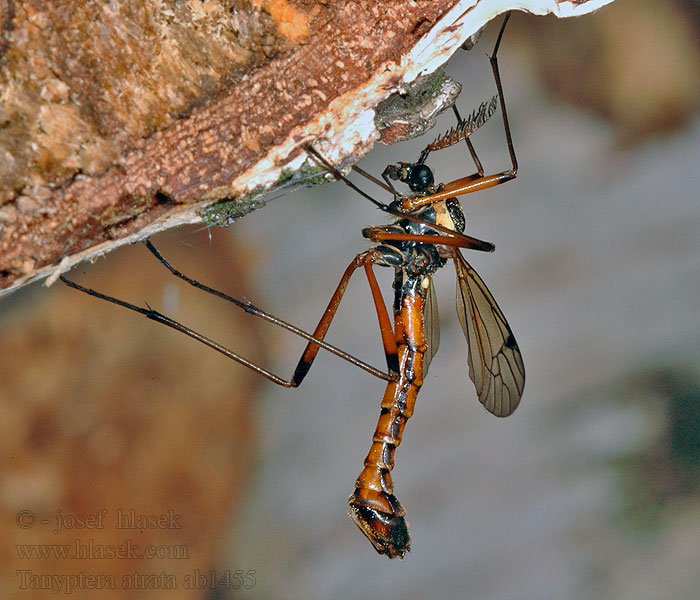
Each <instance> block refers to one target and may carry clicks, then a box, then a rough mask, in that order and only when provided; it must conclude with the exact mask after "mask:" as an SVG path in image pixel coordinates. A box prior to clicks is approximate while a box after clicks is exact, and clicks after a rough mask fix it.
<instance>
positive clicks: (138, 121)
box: [0, 0, 611, 295]
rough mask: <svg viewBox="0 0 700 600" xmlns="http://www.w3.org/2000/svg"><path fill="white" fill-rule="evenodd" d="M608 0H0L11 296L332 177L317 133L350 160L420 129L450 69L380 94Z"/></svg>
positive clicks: (3, 262) (2, 256)
mask: <svg viewBox="0 0 700 600" xmlns="http://www.w3.org/2000/svg"><path fill="white" fill-rule="evenodd" d="M610 1H611V0H571V1H563V0H520V1H516V0H513V1H512V2H498V1H496V0H461V1H456V0H413V1H410V0H383V1H382V2H377V1H376V0H354V1H345V0H251V1H248V0H208V1H205V0H190V2H186V3H184V2H175V1H174V0H173V1H162V2H158V3H145V4H144V5H143V6H142V7H141V8H134V3H131V2H126V1H124V2H123V3H116V4H115V3H108V4H106V5H104V4H102V3H93V2H86V1H84V0H63V2H52V3H44V2H40V1H39V0H23V2H21V3H19V2H17V0H1V7H2V13H1V14H0V27H1V30H0V31H1V35H0V203H1V204H2V205H1V206H0V295H1V294H3V293H7V292H9V291H11V290H14V289H17V288H18V287H20V286H21V285H24V284H26V283H29V282H31V281H34V280H36V279H39V278H44V277H48V278H49V281H53V280H55V278H56V277H57V276H58V275H59V274H60V273H61V272H64V271H66V270H67V269H69V268H70V267H71V266H73V265H75V264H77V263H79V262H81V261H84V260H88V259H90V258H93V257H95V256H97V255H101V254H103V253H106V252H109V251H110V250H112V249H114V248H116V247H118V246H120V245H123V244H127V243H133V242H135V241H137V240H140V239H143V238H145V237H148V236H149V235H152V234H154V233H156V232H158V231H162V230H165V229H168V228H171V227H175V226H177V225H181V224H185V223H202V222H204V223H209V224H211V223H221V224H227V223H229V222H230V221H232V220H233V219H235V218H237V217H240V216H242V215H244V214H246V213H247V212H249V211H250V210H252V209H253V208H255V207H256V206H258V205H259V204H260V202H261V200H260V199H261V197H262V196H263V195H264V194H265V193H266V192H269V191H270V190H272V189H276V188H279V187H289V186H296V185H303V184H308V183H310V182H311V181H318V180H320V179H322V177H319V175H321V174H322V172H323V170H322V169H320V168H319V166H318V165H317V164H316V163H314V162H313V161H312V160H310V159H309V157H308V156H307V154H306V153H305V152H304V150H303V145H304V144H306V143H312V144H314V146H315V147H316V148H317V149H318V150H319V151H320V152H321V153H322V154H323V155H324V156H325V157H326V158H327V159H328V160H329V161H331V162H332V163H334V164H336V165H342V166H344V167H347V166H348V165H349V164H351V163H352V162H355V161H356V160H359V159H360V158H361V157H362V156H363V155H364V154H366V153H367V152H368V151H369V150H370V149H371V148H372V146H373V144H374V143H375V142H376V141H378V140H382V141H384V142H385V143H390V142H393V141H396V140H398V139H403V138H405V137H407V136H410V135H412V133H416V132H420V131H421V130H423V129H425V128H426V127H427V126H428V125H429V124H430V123H431V120H432V119H433V118H434V115H435V113H436V112H438V111H439V110H441V109H444V108H446V107H448V106H449V105H450V103H452V102H454V98H455V97H456V93H455V92H454V86H452V87H450V82H449V81H448V80H446V79H444V78H441V77H436V78H433V79H429V80H428V87H427V88H426V84H425V80H422V81H423V82H424V83H423V87H422V88H420V90H421V91H420V93H418V94H416V93H413V96H415V97H418V102H417V103H415V104H413V105H411V107H410V109H409V112H408V114H407V115H404V116H402V117H397V116H396V115H395V113H394V112H392V111H393V109H391V110H388V111H381V110H377V107H378V106H379V105H380V103H381V102H382V101H384V100H386V99H387V98H388V97H390V96H391V95H392V94H397V93H398V94H405V93H406V92H408V91H410V90H411V88H410V84H411V83H412V82H414V81H415V80H416V79H418V78H419V76H421V75H427V74H430V73H434V72H435V71H436V70H437V69H438V68H439V67H440V66H441V65H443V64H444V63H445V62H446V61H447V59H448V58H449V57H450V56H451V55H452V53H454V52H455V51H456V50H457V49H458V48H459V47H460V46H461V45H462V44H463V43H464V42H465V41H467V40H468V39H469V38H470V37H471V36H473V35H475V34H476V33H477V32H478V31H479V30H480V29H481V28H482V27H483V26H485V25H486V23H488V22H489V21H490V20H491V19H492V18H494V17H495V16H496V15H497V14H498V13H500V12H502V11H504V10H507V9H521V10H527V11H529V12H533V13H537V14H545V13H549V12H552V13H554V14H556V15H558V16H575V15H580V14H584V13H588V12H591V11H593V10H596V9H597V8H599V7H601V6H602V5H605V4H607V3H609V2H610ZM387 115H389V118H388V119H387V118H386V117H387ZM380 116H381V117H383V118H381V119H380V118H379V117H380Z"/></svg>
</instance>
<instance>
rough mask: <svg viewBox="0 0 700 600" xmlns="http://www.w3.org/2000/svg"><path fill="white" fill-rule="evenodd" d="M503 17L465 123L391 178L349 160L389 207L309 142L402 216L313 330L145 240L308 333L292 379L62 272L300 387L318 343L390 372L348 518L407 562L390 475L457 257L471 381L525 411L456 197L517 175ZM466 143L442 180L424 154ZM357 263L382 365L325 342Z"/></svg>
mask: <svg viewBox="0 0 700 600" xmlns="http://www.w3.org/2000/svg"><path fill="white" fill-rule="evenodd" d="M507 22H508V15H506V18H505V19H504V21H503V25H502V26H501V30H500V32H499V34H498V37H497V40H496V44H495V47H494V50H493V54H492V56H491V57H490V62H491V68H492V71H493V75H494V79H495V81H496V88H497V92H498V94H497V96H494V98H493V99H492V100H491V101H490V102H485V103H483V104H482V105H481V106H480V107H479V108H478V109H477V110H475V111H474V112H473V113H471V115H469V116H468V117H467V118H464V119H463V118H462V117H461V116H460V114H459V112H458V111H457V109H456V108H454V107H453V110H454V113H455V116H456V119H457V125H456V126H455V127H453V128H452V129H450V130H449V131H447V132H446V133H445V134H443V135H440V136H438V137H437V138H436V139H435V140H434V141H433V142H431V143H430V144H428V145H427V146H426V147H425V149H424V150H423V151H422V152H421V154H420V157H419V158H418V160H417V161H416V162H412V163H411V162H399V163H397V164H392V165H389V166H387V167H386V169H385V170H384V172H383V173H382V178H383V181H381V180H379V179H376V178H375V177H373V176H372V175H370V174H369V173H366V172H365V171H363V170H362V169H360V168H359V167H353V169H354V170H355V171H356V172H357V173H359V174H360V175H362V176H364V177H366V178H368V179H369V180H371V181H372V182H374V183H375V184H377V185H379V186H380V187H382V188H383V189H385V190H386V191H388V192H390V193H391V194H392V196H393V200H392V201H391V202H390V203H389V204H384V203H382V202H380V201H378V200H376V199H375V198H374V197H373V196H371V195H370V194H367V193H366V192H364V191H363V190H361V189H360V188H359V187H358V186H356V185H355V184H354V183H353V182H351V181H350V180H349V179H348V178H347V177H345V176H344V175H343V174H342V173H340V171H338V169H337V168H336V167H334V166H333V165H332V164H330V163H329V162H328V161H327V160H326V159H325V158H324V157H323V156H322V155H321V154H320V153H319V152H318V151H316V150H315V149H314V148H313V146H311V145H308V144H307V145H306V146H305V150H306V151H307V153H308V154H309V155H310V156H311V157H312V158H313V160H315V161H316V162H318V163H320V164H321V165H323V166H324V167H325V168H326V169H327V170H328V171H329V172H330V173H332V174H333V175H334V176H335V177H336V178H337V179H340V180H342V181H343V182H344V183H345V184H347V185H348V186H350V187H351V188H352V189H354V190H355V191H357V192H358V193H359V194H361V195H362V196H363V197H364V198H366V199H367V200H369V201H370V202H372V203H373V204H374V205H375V206H376V207H378V208H379V209H381V210H382V211H384V212H386V213H387V214H389V215H392V216H393V217H395V220H394V222H393V223H391V224H389V225H380V226H374V227H368V228H366V229H364V230H363V231H362V235H363V236H364V237H365V238H366V239H368V240H370V241H372V242H374V243H375V244H376V245H375V246H373V247H372V248H370V249H368V250H366V251H364V252H361V253H360V254H358V255H357V256H356V257H355V258H354V259H353V261H352V262H351V263H350V265H349V266H348V267H347V269H346V270H345V272H344V274H343V276H342V278H341V280H340V283H339V284H338V286H337V288H336V290H335V292H334V294H333V296H332V297H331V300H330V302H329V304H328V307H327V308H326V310H325V311H324V313H323V316H322V317H321V320H320V321H319V323H318V325H317V326H316V329H315V330H314V331H313V333H311V334H309V333H307V332H305V331H303V330H301V329H299V328H297V327H295V326H293V325H291V324H289V323H287V322H285V321H282V320H281V319H278V318H277V317H274V316H273V315H270V314H269V313H266V312H265V311H263V310H262V309H260V308H258V307H257V306H255V305H253V304H252V303H250V302H244V301H241V300H238V299H237V298H234V297H232V296H230V295H228V294H225V293H224V292H221V291H219V290H215V289H213V288H210V287H208V286H206V285H204V284H202V283H200V282H198V281H196V280H194V279H191V278H190V277H188V276H187V275H184V274H183V273H181V272H180V271H178V270H177V269H176V268H175V267H173V266H172V265H171V264H170V263H169V262H168V261H167V260H166V259H165V258H164V257H163V256H162V255H161V254H160V253H159V252H158V250H157V249H156V248H155V247H154V246H153V244H152V243H151V242H150V241H147V242H146V246H147V248H148V249H149V250H150V251H151V252H152V253H153V254H154V255H155V257H156V258H157V259H158V260H159V261H160V262H161V263H162V264H163V265H165V266H166V267H167V268H168V269H169V270H170V271H171V272H172V273H173V274H174V275H175V276H177V277H179V278H181V279H183V280H184V281H186V282H187V283H189V284H191V285H193V286H195V287H197V288H199V289H201V290H204V291H206V292H208V293H210V294H214V295H216V296H219V297H221V298H223V299H225V300H228V301H229V302H232V303H233V304H234V305H236V306H238V307H239V308H242V309H243V310H245V311H246V312H248V313H250V314H252V315H255V316H258V317H260V318H262V319H265V320H267V321H270V322H272V323H274V324H275V325H278V326H280V327H282V328H284V329H286V330H288V331H290V332H292V333H294V334H295V335H298V336H300V337H303V338H305V339H306V340H307V341H308V343H307V345H306V347H305V349H304V352H303V354H302V356H301V358H300V359H299V362H298V363H297V366H296V369H295V371H294V374H293V375H292V377H291V378H290V379H284V378H282V377H279V376H278V375H276V374H274V373H272V372H271V371H268V370H267V369H265V368H263V367H261V366H259V365H257V364H255V363H253V362H251V361H249V360H247V359H246V358H244V357H243V356H241V355H239V354H237V353H235V352H232V351H231V350H229V349H227V348H224V347H223V346H221V345H220V344H218V343H217V342H215V341H213V340H211V339H209V338H206V337H205V336H203V335H201V334H199V333H197V332H196V331H194V330H192V329H190V328H188V327H187V326H185V325H182V324H181V323H179V322H177V321H175V320H173V319H171V318H170V317H167V316H166V315H164V314H162V313H159V312H158V311H156V310H153V309H151V308H150V307H148V308H143V307H140V306H136V305H134V304H130V303H128V302H125V301H123V300H119V299H117V298H114V297H112V296H107V295H105V294H101V293H100V292H97V291H95V290H92V289H90V288H86V287H83V286H81V285H79V284H77V283H75V282H73V281H70V280H68V279H66V278H65V277H63V276H61V280H62V281H63V282H64V283H65V284H67V285H68V286H70V287H73V288H75V289H78V290H80V291H82V292H85V293H87V294H89V295H91V296H95V297H98V298H101V299H103V300H107V301H109V302H112V303H114V304H118V305H120V306H123V307H125V308H128V309H130V310H133V311H136V312H138V313H141V314H143V315H145V316H146V317H148V318H149V319H152V320H155V321H157V322H159V323H162V324H164V325H167V326H169V327H172V328H173V329H176V330H178V331H180V332H182V333H185V334H186V335H188V336H190V337H192V338H194V339H196V340H198V341H200V342H202V343H204V344H206V345H207V346H209V347H211V348H213V349H215V350H217V351H218V352H221V353H222V354H224V355H226V356H228V357H229V358H231V359H233V360H235V361H237V362H239V363H240V364H243V365H244V366H247V367H249V368H251V369H253V370H255V371H256V372H258V373H260V374H261V375H263V376H264V377H266V378H268V379H269V380H271V381H272V382H274V383H276V384H279V385H282V386H284V387H297V386H299V385H300V384H301V383H302V381H303V380H304V378H305V377H306V374H307V373H308V371H309V369H310V368H311V366H312V364H313V362H314V360H315V358H316V356H317V354H318V351H319V350H320V349H321V348H324V349H325V350H327V351H329V352H332V353H334V354H336V355H337V356H339V357H340V358H343V359H344V360H347V361H349V362H351V363H352V364H355V365H356V366H358V367H360V368H362V369H364V370H365V371H367V372H369V373H371V374H372V375H375V376H376V377H379V378H382V379H384V380H386V381H387V387H386V391H385V393H384V396H383V398H382V401H381V413H380V416H379V421H378V423H377V426H376V429H375V432H374V436H373V439H372V446H371V448H370V451H369V453H368V454H367V457H366V458H365V461H364V469H363V470H362V472H361V473H360V475H359V476H358V478H357V481H356V483H355V490H354V492H353V493H352V494H351V495H350V498H349V501H348V502H349V505H350V510H349V515H350V517H351V518H352V519H353V521H354V522H355V523H356V524H357V526H358V527H359V528H360V530H361V531H362V532H363V533H364V534H365V536H366V537H367V538H368V539H369V541H370V542H371V543H372V545H373V546H374V548H375V549H376V550H377V551H378V552H379V553H380V554H385V555H386V556H388V557H389V558H394V557H401V558H403V556H404V554H405V553H406V552H408V551H409V550H410V537H409V533H408V526H407V523H406V519H405V515H406V513H405V510H404V508H403V506H402V505H401V503H400V502H399V500H398V499H397V498H396V496H395V495H394V489H393V480H392V476H391V471H392V470H393V468H394V454H395V451H396V448H397V447H398V446H399V444H400V443H401V439H402V435H403V430H404V427H405V425H406V422H407V421H408V419H409V418H410V417H411V415H412V414H413V410H414V407H415V402H416V398H417V395H418V391H419V390H420V387H421V385H422V384H423V380H424V378H425V376H426V374H427V372H428V367H429V365H430V362H431V360H432V359H433V357H434V355H435V353H436V352H437V349H438V345H439V340H440V333H439V323H438V308H437V302H436V298H435V288H434V286H433V279H432V278H433V275H434V274H435V272H436V271H437V270H438V269H440V268H441V267H443V266H444V265H445V264H446V263H447V262H448V261H449V260H452V262H453V264H454V267H455V272H456V276H457V315H458V318H459V322H460V324H461V326H462V330H463V331H464V335H465V337H466V338H467V342H468V355H467V359H468V360H467V362H468V365H469V377H470V378H471V379H472V381H473V382H474V385H475V387H476V392H477V396H478V398H479V400H480V402H481V403H482V404H483V405H484V407H485V408H486V409H487V410H488V411H489V412H491V413H493V414H494V415H496V416H499V417H506V416H508V415H510V414H511V413H512V412H513V411H514V410H515V409H516V408H517V406H518V404H519V402H520V398H521V396H522V393H523V387H524V384H525V371H524V367H523V360H522V356H521V354H520V349H519V347H518V344H517V343H516V341H515V338H514V336H513V333H512V331H511V329H510V326H509V325H508V322H507V321H506V318H505V316H504V315H503V312H502V311H501V309H500V308H499V307H498V304H497V303H496V300H495V299H494V297H493V296H492V295H491V292H490V291H489V290H488V288H487V287H486V284H485V283H484V282H483V281H482V279H481V277H479V275H478V274H477V272H476V271H475V270H474V269H473V268H472V266H471V265H470V264H469V263H468V262H467V261H466V259H465V258H464V257H463V256H462V253H461V252H460V249H462V248H464V249H469V250H479V251H482V252H493V250H494V246H493V244H491V243H489V242H485V241H482V240H479V239H477V238H474V237H471V236H469V235H466V234H465V233H464V229H465V226H466V220H465V218H464V213H463V212H462V208H461V206H460V204H459V201H458V200H457V198H456V196H459V195H463V194H468V193H472V192H475V191H478V190H482V189H486V188H489V187H493V186H495V185H499V184H501V183H505V182H506V181H510V180H511V179H514V178H515V176H516V174H517V170H518V164H517V159H516V156H515V150H514V148H513V142H512V139H511V134H510V127H509V124H508V116H507V112H506V107H505V101H504V98H503V87H502V84H501V78H500V74H499V69H498V61H497V58H496V55H497V53H498V48H499V45H500V42H501V39H502V36H503V31H504V29H505V25H506V23H507ZM499 102H500V106H501V114H502V118H503V125H504V129H505V136H506V142H507V146H508V152H509V154H510V159H511V163H512V164H511V168H510V169H508V170H506V171H503V172H500V173H496V174H492V175H485V174H484V169H483V167H482V165H481V163H480V161H479V158H478V156H477V154H476V151H475V150H474V146H473V144H472V142H471V139H470V135H471V134H472V133H473V132H474V131H476V129H478V128H479V127H481V126H482V125H483V124H484V123H485V122H486V121H487V120H488V119H489V118H490V117H491V116H492V115H493V114H494V112H495V110H496V107H497V105H498V104H499ZM462 141H464V142H465V143H466V146H467V148H468V150H469V153H470V155H471V158H472V160H473V161H474V164H475V166H476V173H474V174H473V175H470V176H467V177H462V178H460V179H457V180H455V181H452V182H449V183H446V184H437V185H436V184H435V177H434V175H433V171H432V170H431V169H430V167H429V166H428V165H427V164H426V160H427V158H428V156H429V155H430V154H431V153H432V152H436V151H438V150H442V149H445V148H448V147H450V146H454V145H456V144H458V143H460V142H462ZM393 182H400V183H402V184H405V185H407V186H408V187H409V189H410V191H411V193H409V194H405V195H404V194H401V193H399V192H398V191H397V190H396V188H395V187H394V184H393ZM375 266H382V267H391V268H393V269H394V273H395V275H394V283H393V288H394V303H393V326H392V320H391V318H390V317H389V312H388V310H387V308H386V305H385V303H384V299H383V297H382V294H381V290H380V287H379V284H378V282H377V279H376V276H375V274H374V271H373V267H375ZM359 268H362V269H363V270H364V272H365V275H366V277H367V280H368V282H369V287H370V291H371V295H372V300H373V304H374V307H375V311H376V313H377V318H378V321H379V330H380V333H381V338H382V345H383V349H384V354H385V358H386V364H387V371H386V372H384V371H382V370H380V369H376V368H375V367H373V366H371V365H368V364H367V363H365V362H363V361H361V360H359V359H357V358H355V357H354V356H352V355H350V354H347V353H346V352H344V351H342V350H341V349H339V348H337V347H335V346H333V345H331V344H329V343H328V342H326V341H325V336H326V333H327V331H328V328H329V327H330V324H331V321H332V320H333V318H334V316H335V314H336V312H337V310H338V306H339V304H340V301H341V300H342V297H343V295H344V293H345V290H346V288H347V286H348V283H349V281H350V278H351V277H352V275H353V273H354V272H355V271H356V270H357V269H359Z"/></svg>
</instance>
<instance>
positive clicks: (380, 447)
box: [349, 162, 525, 558]
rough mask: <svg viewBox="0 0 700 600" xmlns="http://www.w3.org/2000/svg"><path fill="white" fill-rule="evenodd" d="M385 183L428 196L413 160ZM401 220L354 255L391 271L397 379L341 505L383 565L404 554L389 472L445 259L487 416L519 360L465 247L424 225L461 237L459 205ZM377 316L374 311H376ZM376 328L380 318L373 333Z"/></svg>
mask: <svg viewBox="0 0 700 600" xmlns="http://www.w3.org/2000/svg"><path fill="white" fill-rule="evenodd" d="M416 173H417V174H418V175H417V176H416ZM385 175H387V177H388V178H390V179H402V180H409V181H411V182H413V185H411V184H410V183H408V181H407V183H408V184H409V185H410V186H411V187H412V188H413V191H414V192H416V193H418V194H422V195H423V196H427V192H428V191H429V190H433V189H434V188H433V174H432V171H431V170H430V168H429V167H427V166H426V165H425V164H423V163H422V162H419V163H414V164H403V165H390V166H389V167H387V169H386V170H385ZM394 176H395V177H394ZM420 198H421V196H416V197H414V198H411V199H408V200H409V201H410V202H415V201H417V200H419V199H420ZM406 200H407V199H403V201H404V202H405V201H406ZM401 206H402V200H396V201H395V202H393V203H392V204H391V205H389V208H390V210H395V211H397V212H400V211H401V210H402V208H401ZM406 214H407V216H410V217H412V218H413V219H417V220H412V219H411V218H400V219H398V220H397V221H396V222H395V223H394V224H392V225H389V226H384V227H370V228H367V229H365V230H364V231H363V235H364V236H365V237H366V238H368V239H370V240H373V241H378V242H380V243H379V245H378V246H376V247H375V248H374V249H372V250H370V251H368V252H367V253H365V254H364V255H361V256H362V258H361V260H362V261H367V262H370V263H371V264H376V265H380V266H388V267H393V268H394V269H395V278H394V307H393V308H394V311H393V312H394V327H393V336H394V341H395V349H394V346H392V345H387V344H386V343H385V352H386V354H387V356H388V357H392V356H394V352H395V356H396V360H395V361H392V360H388V361H387V362H388V364H389V365H391V364H392V362H393V364H395V365H397V367H396V368H397V380H396V381H392V382H390V383H389V384H388V385H387V388H386V391H385V393H384V396H383V398H382V403H381V414H380V417H379V422H378V423H377V427H376V429H375V432H374V436H373V440H372V447H371V449H370V451H369V453H368V455H367V458H365V463H364V469H363V470H362V472H361V473H360V475H359V477H358V478H357V482H356V484H355V491H354V492H353V494H352V495H351V496H350V499H349V504H350V513H349V514H350V516H351V517H352V519H353V520H354V521H355V523H356V524H357V525H358V527H359V528H360V529H361V530H362V532H363V533H364V534H365V535H366V536H367V537H368V538H369V540H370V541H371V542H372V544H373V545H374V547H375V548H376V550H377V551H378V552H380V553H381V554H386V555H387V556H389V557H390V558H393V557H395V556H399V557H402V556H403V555H404V553H405V552H406V551H408V550H409V549H410V538H409V535H408V528H407V525H406V521H405V518H404V517H405V511H404V509H403V507H402V506H401V503H400V502H399V501H398V499H397V498H396V496H395V495H394V491H393V481H392V477H391V470H392V469H393V467H394V453H395V450H396V448H397V446H398V445H399V444H400V443H401V437H402V434H403V430H404V427H405V425H406V421H407V420H408V419H409V418H410V417H411V415H412V414H413V410H414V406H415V402H416V397H417V395H418V391H419V390H420V387H421V385H422V383H423V379H424V377H425V375H426V374H427V371H428V366H429V365H430V361H431V360H432V358H433V356H434V354H435V352H436V351H437V348H438V345H439V337H440V333H439V322H438V309H437V303H436V299H435V290H434V286H433V281H432V276H433V274H434V273H435V272H436V271H437V270H438V269H440V268H441V267H443V266H444V265H445V264H446V263H447V261H448V259H452V260H453V262H454V265H455V270H456V273H457V312H458V316H459V320H460V323H461V325H462V328H463V330H464V333H465V335H466V337H467V339H468V341H469V358H468V362H469V371H470V377H471V378H472V380H473V381H474V383H475V385H476V388H477V392H478V396H479V399H480V400H481V402H482V403H483V404H484V406H485V407H486V408H487V409H488V410H489V411H490V412H492V413H493V414H495V415H497V416H502V417H504V416H508V415H509V414H511V413H512V412H513V411H514V410H515V408H516V407H517V406H518V403H519V401H520V397H521V395H522V392H523V386H524V383H525V371H524V367H523V361H522V357H521V355H520V350H519V348H518V345H517V343H516V342H515V339H514V337H513V335H512V333H511V330H510V328H509V326H508V323H507V322H506V319H505V317H504V316H503V313H502V312H501V310H500V309H499V308H498V305H497V304H496V301H495V300H494V298H493V296H492V295H491V294H490V292H489V291H488V289H487V287H486V286H485V284H484V283H483V281H482V280H481V278H480V277H479V276H478V274H477V273H476V271H474V269H473V268H472V267H471V266H470V265H469V264H468V263H467V261H466V260H465V259H464V258H463V256H462V254H461V253H460V251H459V249H458V248H459V246H462V245H467V246H468V247H471V246H472V245H473V244H474V242H472V239H471V238H468V239H467V240H466V241H465V240H462V239H461V237H456V236H446V235H444V234H441V231H439V230H438V229H435V228H434V227H433V226H431V225H434V226H439V227H440V228H441V229H443V230H449V231H453V232H454V233H455V234H461V233H462V232H463V230H464V226H465V219H464V215H463V213H462V209H461V206H460V204H459V202H458V201H457V200H456V199H455V198H447V199H444V200H436V201H432V202H431V203H429V204H427V205H425V206H420V207H419V208H417V209H413V210H410V211H408V212H407V213H406ZM443 244H444V245H443ZM381 308H382V305H378V313H380V312H381ZM381 321H382V319H381V317H380V326H381ZM390 370H391V367H390Z"/></svg>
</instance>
